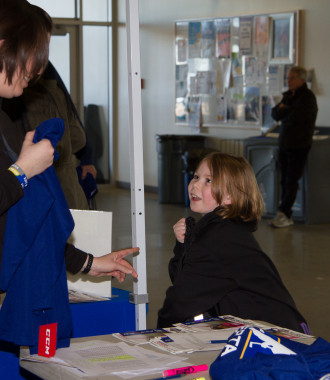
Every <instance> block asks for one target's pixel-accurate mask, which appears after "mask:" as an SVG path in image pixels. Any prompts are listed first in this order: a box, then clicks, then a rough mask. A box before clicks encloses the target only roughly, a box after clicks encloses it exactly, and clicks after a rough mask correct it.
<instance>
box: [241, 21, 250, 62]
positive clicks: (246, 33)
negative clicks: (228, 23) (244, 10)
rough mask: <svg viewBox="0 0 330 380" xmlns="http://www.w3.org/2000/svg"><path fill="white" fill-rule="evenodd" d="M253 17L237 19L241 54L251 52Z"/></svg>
mask: <svg viewBox="0 0 330 380" xmlns="http://www.w3.org/2000/svg"><path fill="white" fill-rule="evenodd" d="M252 31H253V17H252V16H251V17H240V19H239V47H240V52H241V54H242V55H251V54H252Z"/></svg>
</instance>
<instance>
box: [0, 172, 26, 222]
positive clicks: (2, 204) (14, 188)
mask: <svg viewBox="0 0 330 380" xmlns="http://www.w3.org/2000/svg"><path fill="white" fill-rule="evenodd" d="M23 195H24V190H23V189H22V186H21V184H20V183H19V181H18V180H17V178H16V177H15V175H14V174H13V173H12V172H10V171H9V170H7V169H6V170H1V171H0V215H2V214H4V213H5V212H6V211H8V209H9V208H10V207H11V206H12V205H13V204H15V203H16V202H17V201H19V200H20V199H21V198H22V197H23Z"/></svg>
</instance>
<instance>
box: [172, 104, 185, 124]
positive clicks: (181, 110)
mask: <svg viewBox="0 0 330 380" xmlns="http://www.w3.org/2000/svg"><path fill="white" fill-rule="evenodd" d="M186 121H187V104H186V99H185V98H177V99H176V102H175V122H176V123H184V122H186Z"/></svg>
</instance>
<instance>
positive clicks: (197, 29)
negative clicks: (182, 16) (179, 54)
mask: <svg viewBox="0 0 330 380" xmlns="http://www.w3.org/2000/svg"><path fill="white" fill-rule="evenodd" d="M201 28H202V27H201V23H200V22H190V23H189V25H188V49H189V50H188V51H189V53H188V56H189V58H201V53H202V31H201Z"/></svg>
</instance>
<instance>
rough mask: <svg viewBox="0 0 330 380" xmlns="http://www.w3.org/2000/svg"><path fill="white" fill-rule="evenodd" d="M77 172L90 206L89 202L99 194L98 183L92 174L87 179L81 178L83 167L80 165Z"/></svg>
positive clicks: (88, 174)
mask: <svg viewBox="0 0 330 380" xmlns="http://www.w3.org/2000/svg"><path fill="white" fill-rule="evenodd" d="M76 170H77V174H78V180H79V183H80V186H81V187H82V188H83V190H84V193H85V195H86V198H87V200H88V204H89V201H90V200H91V199H92V198H93V197H95V195H96V194H97V193H98V188H97V184H96V181H95V179H94V177H93V176H92V174H91V173H87V175H86V178H84V179H82V178H81V174H82V168H81V165H79V166H78V167H77V169H76Z"/></svg>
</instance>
